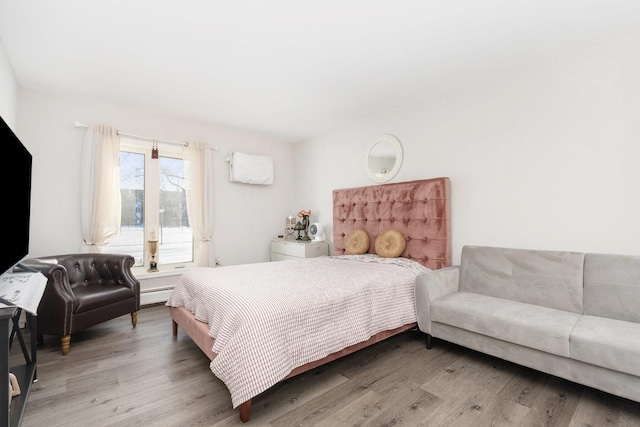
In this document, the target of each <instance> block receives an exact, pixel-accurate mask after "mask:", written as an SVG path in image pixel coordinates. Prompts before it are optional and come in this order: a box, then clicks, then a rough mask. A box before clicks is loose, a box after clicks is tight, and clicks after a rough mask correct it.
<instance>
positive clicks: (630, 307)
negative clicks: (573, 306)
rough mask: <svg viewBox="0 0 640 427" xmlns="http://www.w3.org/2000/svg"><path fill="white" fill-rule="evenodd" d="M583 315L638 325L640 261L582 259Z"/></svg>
mask: <svg viewBox="0 0 640 427" xmlns="http://www.w3.org/2000/svg"><path fill="white" fill-rule="evenodd" d="M584 314H588V315H591V316H601V317H609V318H612V319H618V320H628V321H630V322H636V323H640V257H638V256H627V255H608V254H586V255H585V258H584Z"/></svg>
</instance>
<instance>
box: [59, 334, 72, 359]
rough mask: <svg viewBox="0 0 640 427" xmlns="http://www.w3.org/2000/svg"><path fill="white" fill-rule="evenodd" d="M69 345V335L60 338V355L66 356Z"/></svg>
mask: <svg viewBox="0 0 640 427" xmlns="http://www.w3.org/2000/svg"><path fill="white" fill-rule="evenodd" d="M70 345H71V335H65V336H63V337H62V338H60V349H61V350H62V355H63V356H66V355H67V354H68V353H69V346H70Z"/></svg>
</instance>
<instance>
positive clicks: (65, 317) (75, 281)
mask: <svg viewBox="0 0 640 427" xmlns="http://www.w3.org/2000/svg"><path fill="white" fill-rule="evenodd" d="M22 264H23V265H26V266H27V267H30V268H34V269H36V270H38V271H40V272H41V273H43V274H44V275H45V276H46V277H47V279H48V281H47V286H46V289H45V291H44V295H43V297H42V300H41V301H40V305H39V306H38V316H37V319H38V322H37V323H38V325H37V327H38V330H37V333H38V336H39V338H40V339H41V337H42V334H51V335H59V336H60V337H61V348H62V354H63V355H66V354H67V353H68V351H69V346H70V341H71V334H73V333H75V332H78V331H81V330H83V329H86V328H89V327H91V326H94V325H96V324H98V323H102V322H105V321H107V320H111V319H114V318H116V317H119V316H122V315H124V314H127V313H129V314H131V323H132V325H133V326H134V327H135V326H136V323H137V312H138V310H139V309H140V282H138V280H137V279H136V278H135V277H134V276H133V274H132V273H131V267H132V266H133V265H134V259H133V257H132V256H130V255H125V254H92V253H81V254H66V255H57V256H48V257H43V258H37V259H29V260H25V261H23V262H22Z"/></svg>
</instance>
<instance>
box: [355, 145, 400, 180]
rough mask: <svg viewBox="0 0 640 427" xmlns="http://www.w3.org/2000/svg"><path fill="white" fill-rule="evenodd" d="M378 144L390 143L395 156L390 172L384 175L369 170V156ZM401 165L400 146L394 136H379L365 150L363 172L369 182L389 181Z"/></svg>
mask: <svg viewBox="0 0 640 427" xmlns="http://www.w3.org/2000/svg"><path fill="white" fill-rule="evenodd" d="M380 143H390V144H391V146H392V148H393V149H394V151H395V155H396V161H395V163H394V164H393V168H391V170H390V171H388V172H385V173H375V172H373V171H372V170H371V169H369V156H370V155H371V151H373V147H375V146H376V145H377V144H380ZM401 165H402V144H400V141H399V140H398V138H396V137H395V136H393V135H389V134H384V135H379V136H377V137H376V139H375V140H374V141H373V142H372V143H371V144H369V148H368V149H367V151H366V153H365V157H364V168H365V171H366V172H367V176H368V177H369V179H370V180H371V181H373V182H377V183H382V182H388V181H390V180H391V179H392V178H393V177H394V176H396V174H397V173H398V171H399V170H400V166H401Z"/></svg>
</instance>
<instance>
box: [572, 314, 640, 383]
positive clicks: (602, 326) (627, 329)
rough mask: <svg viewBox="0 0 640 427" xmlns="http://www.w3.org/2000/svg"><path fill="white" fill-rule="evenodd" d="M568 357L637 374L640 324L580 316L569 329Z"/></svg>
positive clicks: (639, 373)
mask: <svg viewBox="0 0 640 427" xmlns="http://www.w3.org/2000/svg"><path fill="white" fill-rule="evenodd" d="M571 358H572V359H576V360H580V361H582V362H586V363H591V364H592V365H597V366H602V367H605V368H609V369H613V370H615V371H621V372H625V373H627V374H631V375H638V376H640V324H638V323H633V322H626V321H624V320H616V319H608V318H606V317H597V316H587V315H585V316H582V318H581V319H580V320H579V321H578V323H577V324H576V327H575V328H574V330H573V332H572V333H571Z"/></svg>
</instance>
